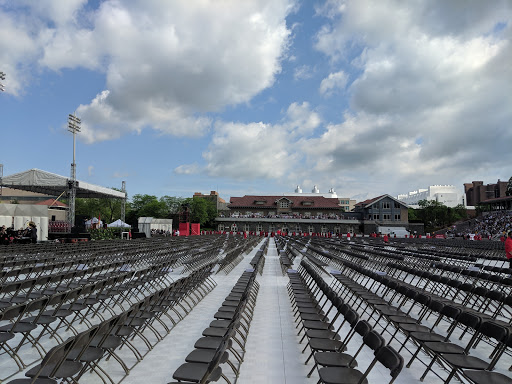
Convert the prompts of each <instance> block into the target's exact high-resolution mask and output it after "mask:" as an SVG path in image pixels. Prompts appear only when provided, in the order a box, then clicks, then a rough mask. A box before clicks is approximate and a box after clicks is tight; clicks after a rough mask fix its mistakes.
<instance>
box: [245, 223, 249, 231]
mask: <svg viewBox="0 0 512 384" xmlns="http://www.w3.org/2000/svg"><path fill="white" fill-rule="evenodd" d="M244 231H245V232H249V224H244Z"/></svg>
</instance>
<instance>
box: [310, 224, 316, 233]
mask: <svg viewBox="0 0 512 384" xmlns="http://www.w3.org/2000/svg"><path fill="white" fill-rule="evenodd" d="M314 231H315V228H314V227H313V226H312V225H310V226H308V232H310V233H311V232H314Z"/></svg>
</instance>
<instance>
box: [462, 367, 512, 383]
mask: <svg viewBox="0 0 512 384" xmlns="http://www.w3.org/2000/svg"><path fill="white" fill-rule="evenodd" d="M464 374H465V375H466V376H467V377H469V378H470V379H471V381H474V382H475V384H510V383H512V379H511V378H510V377H509V376H505V375H503V374H501V373H498V372H489V371H471V370H467V371H464Z"/></svg>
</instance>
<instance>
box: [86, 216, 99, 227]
mask: <svg viewBox="0 0 512 384" xmlns="http://www.w3.org/2000/svg"><path fill="white" fill-rule="evenodd" d="M93 224H97V225H96V227H101V226H102V225H103V221H101V220H98V218H97V217H93V218H92V219H90V220H87V221H86V222H85V228H91V227H92V225H93Z"/></svg>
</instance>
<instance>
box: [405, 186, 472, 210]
mask: <svg viewBox="0 0 512 384" xmlns="http://www.w3.org/2000/svg"><path fill="white" fill-rule="evenodd" d="M397 200H400V201H402V202H404V203H405V204H407V205H408V206H412V207H411V208H415V206H418V203H419V202H420V201H421V200H435V201H437V202H439V203H442V204H444V205H446V206H447V207H451V208H453V207H456V206H457V205H459V204H462V205H465V199H464V195H463V194H462V193H461V192H460V191H459V190H458V189H457V188H456V187H455V186H454V185H431V186H429V187H428V188H426V189H418V190H416V191H411V192H408V193H405V194H402V195H398V196H397Z"/></svg>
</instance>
